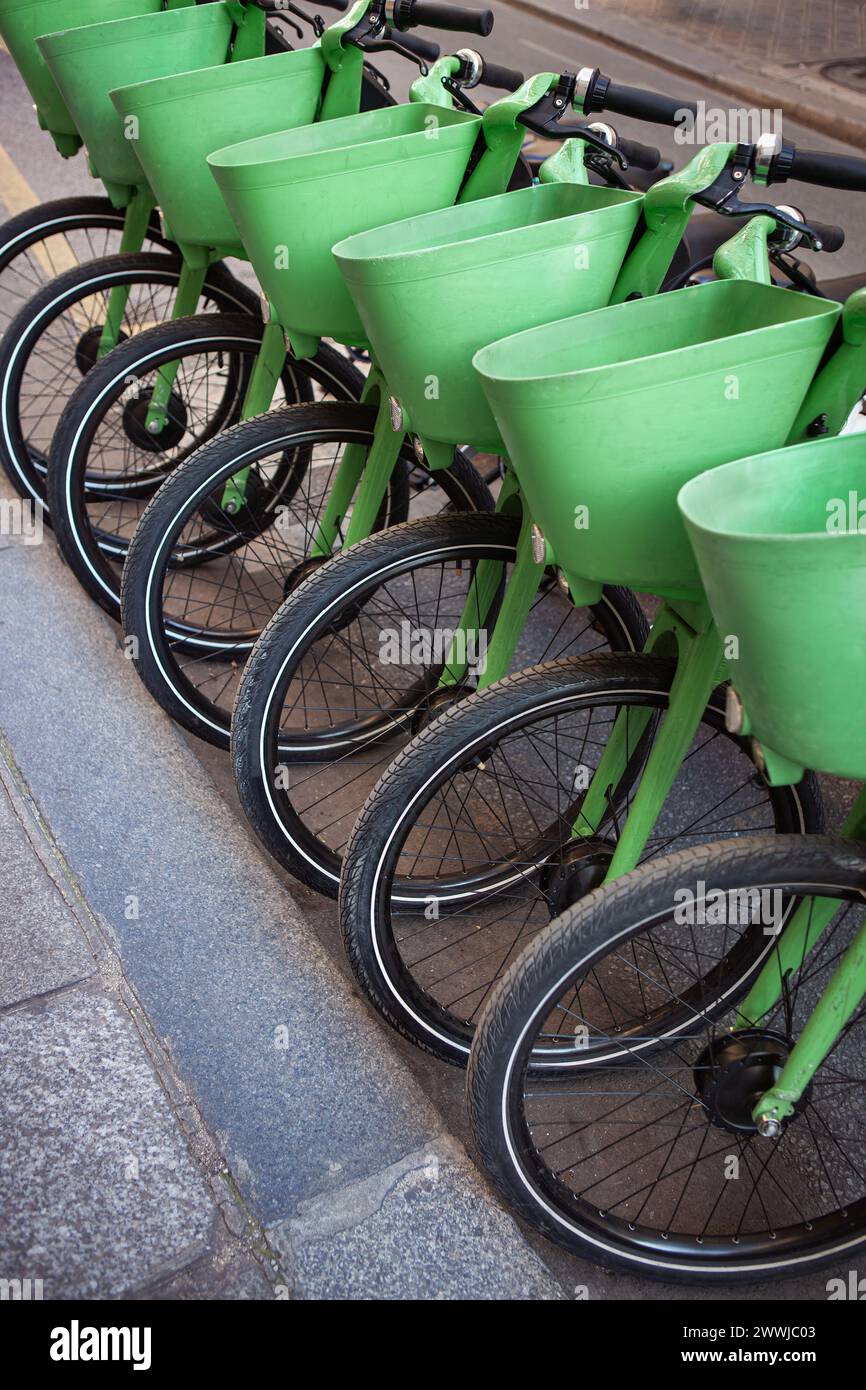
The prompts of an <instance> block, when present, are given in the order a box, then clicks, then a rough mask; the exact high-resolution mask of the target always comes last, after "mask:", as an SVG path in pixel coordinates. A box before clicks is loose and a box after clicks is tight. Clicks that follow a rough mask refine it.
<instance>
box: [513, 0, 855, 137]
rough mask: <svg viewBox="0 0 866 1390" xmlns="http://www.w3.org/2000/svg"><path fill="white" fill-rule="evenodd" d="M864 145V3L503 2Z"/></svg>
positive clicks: (717, 0) (804, 0) (828, 0)
mask: <svg viewBox="0 0 866 1390" xmlns="http://www.w3.org/2000/svg"><path fill="white" fill-rule="evenodd" d="M502 2H503V3H505V4H507V5H509V6H511V7H512V8H514V9H520V10H524V11H526V12H528V13H531V14H537V15H539V16H540V17H543V18H545V19H546V20H548V21H549V22H553V23H557V24H560V25H562V26H563V27H565V28H569V29H572V30H576V31H577V32H582V33H585V34H587V35H592V36H593V37H595V38H598V39H604V40H608V41H610V42H611V43H614V44H616V45H618V46H620V47H622V48H623V49H625V50H626V51H628V52H631V53H634V54H636V55H638V56H640V57H644V58H648V59H652V58H655V59H657V60H658V62H659V63H660V64H662V65H663V66H665V67H667V68H668V69H669V70H670V71H671V72H674V73H677V74H678V75H680V76H682V77H684V78H687V79H691V80H692V83H693V84H694V83H695V82H698V81H701V80H702V81H704V82H705V83H706V84H707V85H713V86H715V87H717V88H720V89H721V90H722V91H724V92H726V93H729V94H730V95H731V96H732V97H735V98H736V99H737V100H738V102H740V103H743V104H745V105H747V106H749V107H757V108H758V109H775V108H776V107H781V108H782V109H783V110H784V112H785V115H786V116H787V117H788V119H789V120H798V121H802V122H803V123H804V124H806V125H808V126H810V127H811V128H812V129H814V130H816V131H821V132H822V133H823V134H824V135H826V136H831V137H835V138H836V139H838V140H843V141H850V142H852V143H854V144H860V145H866V6H864V5H863V3H862V0H502Z"/></svg>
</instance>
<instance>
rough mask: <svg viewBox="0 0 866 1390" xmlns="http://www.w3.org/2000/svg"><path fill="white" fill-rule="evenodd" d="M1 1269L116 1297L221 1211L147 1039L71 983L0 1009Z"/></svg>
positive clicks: (202, 1233)
mask: <svg viewBox="0 0 866 1390" xmlns="http://www.w3.org/2000/svg"><path fill="white" fill-rule="evenodd" d="M0 1131H2V1133H3V1162H2V1164H0V1272H2V1275H3V1276H4V1277H5V1278H27V1279H41V1280H43V1286H44V1296H45V1297H46V1298H68V1297H76V1298H82V1297H83V1298H112V1297H119V1296H121V1295H122V1294H123V1293H124V1292H125V1291H126V1290H128V1289H129V1288H130V1287H135V1286H136V1285H137V1284H140V1283H142V1282H144V1281H145V1280H146V1279H152V1278H154V1277H155V1276H156V1275H157V1274H158V1273H160V1272H163V1271H168V1270H172V1269H176V1268H178V1267H180V1266H182V1265H185V1264H187V1263H189V1261H190V1260H191V1259H193V1258H195V1257H197V1256H198V1255H199V1254H200V1253H201V1251H202V1250H203V1248H204V1245H205V1242H206V1240H207V1238H208V1234H209V1231H210V1228H211V1225H212V1222H213V1219H214V1207H213V1203H212V1199H211V1197H210V1194H209V1193H208V1190H207V1187H206V1185H205V1183H204V1181H203V1179H202V1177H201V1175H200V1173H199V1172H198V1169H197V1168H196V1166H195V1164H194V1163H193V1160H192V1158H191V1156H190V1154H189V1151H188V1149H187V1147H186V1145H185V1143H184V1142H183V1139H182V1137H181V1136H180V1134H179V1132H178V1129H177V1125H176V1122H175V1120H174V1118H173V1116H172V1114H171V1110H170V1108H169V1105H168V1103H167V1100H166V1098H165V1095H164V1093H163V1091H162V1090H161V1088H160V1086H159V1084H158V1082H157V1080H156V1077H155V1076H154V1074H153V1071H152V1069H151V1067H150V1066H149V1063H148V1060H147V1056H146V1054H145V1053H144V1051H143V1049H142V1047H141V1042H140V1040H139V1039H138V1037H137V1035H136V1033H135V1030H134V1028H133V1026H132V1023H131V1022H130V1020H129V1018H128V1015H125V1014H124V1013H123V1012H122V1011H121V1010H120V1008H119V1007H118V1006H117V1005H116V1004H115V1003H113V1002H112V1001H111V1000H109V999H107V998H106V997H104V996H100V995H98V994H91V993H88V992H87V991H86V990H74V991H72V992H70V993H66V994H64V995H62V996H55V998H54V999H52V1000H51V1001H49V1002H47V1003H45V1004H42V1005H39V1004H37V1005H36V1006H34V1007H30V1008H22V1009H19V1010H16V1011H15V1012H13V1013H10V1014H7V1015H6V1016H5V1018H4V1019H3V1020H2V1022H0Z"/></svg>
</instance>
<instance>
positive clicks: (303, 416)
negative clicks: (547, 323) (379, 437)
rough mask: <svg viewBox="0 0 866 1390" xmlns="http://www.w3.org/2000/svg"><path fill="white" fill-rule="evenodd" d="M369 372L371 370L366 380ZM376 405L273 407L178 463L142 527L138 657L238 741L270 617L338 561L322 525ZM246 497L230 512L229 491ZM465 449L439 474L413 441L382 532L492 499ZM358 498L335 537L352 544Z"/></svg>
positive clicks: (196, 715)
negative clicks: (237, 710)
mask: <svg viewBox="0 0 866 1390" xmlns="http://www.w3.org/2000/svg"><path fill="white" fill-rule="evenodd" d="M359 381H360V377H359ZM376 418H377V412H376V409H375V407H372V406H367V405H358V404H348V403H340V404H337V403H330V404H317V405H313V406H306V407H304V406H293V407H290V408H288V409H285V410H272V411H269V412H268V413H267V415H261V416H259V417H258V418H257V419H254V420H248V421H246V422H245V423H244V424H242V425H238V426H237V427H236V428H234V429H231V430H226V431H224V432H223V433H222V434H221V435H219V436H218V438H217V439H215V440H212V441H211V443H210V444H208V445H207V446H206V447H205V448H203V449H199V450H198V451H197V452H196V453H195V454H194V455H193V456H192V457H191V458H189V459H187V460H186V462H184V463H183V464H182V465H181V466H180V467H179V468H177V469H176V470H175V471H174V473H173V474H172V476H171V478H170V479H169V480H168V481H167V482H166V484H165V486H164V487H163V488H161V489H160V491H159V493H158V495H157V496H156V497H155V498H154V499H153V501H152V502H151V504H150V506H149V507H148V509H147V511H146V512H145V513H144V516H143V517H142V519H141V523H140V524H139V526H138V528H137V529H136V532H135V537H134V539H133V542H132V545H131V546H130V550H129V555H128V557H127V561H126V564H125V566H124V570H123V586H122V588H123V602H122V610H123V627H124V631H125V633H126V634H127V636H133V637H135V638H136V642H135V653H136V655H135V664H136V667H137V669H138V672H139V674H140V675H141V677H142V679H143V680H144V682H145V684H146V685H147V687H148V689H149V690H150V692H151V694H152V695H153V696H154V698H155V699H156V700H158V702H159V703H160V705H162V708H163V709H164V710H166V712H167V713H168V714H170V715H171V716H172V718H174V719H176V720H177V721H178V723H180V724H183V725H184V727H185V728H187V729H189V730H190V732H191V733H195V734H198V736H199V737H200V738H204V739H207V740H208V741H209V742H210V743H213V744H215V745H216V746H217V747H222V748H228V746H229V736H230V731H231V711H232V706H233V703H234V696H235V692H236V688H237V682H238V679H239V677H240V673H241V669H242V667H243V664H244V662H245V661H246V658H247V656H248V655H249V653H250V650H251V649H252V646H253V644H254V642H255V641H256V639H257V638H258V636H259V634H260V632H261V631H262V629H263V628H264V627H265V625H266V623H267V622H268V620H269V619H270V618H271V616H272V615H273V614H274V612H275V611H276V610H277V609H278V608H279V606H280V604H281V603H282V602H283V600H284V599H285V598H286V596H287V595H288V594H290V593H292V592H293V591H294V590H295V589H296V588H297V587H298V586H299V585H301V584H302V583H303V580H304V578H305V576H307V575H309V574H311V573H313V572H314V571H315V570H316V569H317V568H319V567H320V566H322V565H324V564H325V563H326V561H327V559H328V558H329V555H330V550H329V548H328V547H327V546H322V545H319V544H317V542H318V541H319V539H320V527H321V526H322V524H323V519H324V517H325V513H326V509H327V507H328V504H329V501H330V498H331V493H332V490H333V488H334V484H335V479H336V478H337V475H338V470H339V468H340V465H341V462H342V460H343V458H344V456H345V454H346V450H347V449H350V448H353V449H355V450H361V451H364V452H366V451H367V450H368V449H369V447H370V445H371V444H372V442H373V439H374V429H375V424H376ZM235 482H236V483H237V486H238V488H239V489H240V488H242V489H243V495H244V502H243V505H242V506H239V507H238V508H237V509H236V510H235V511H233V512H228V511H226V509H225V506H224V504H223V499H224V497H225V494H226V489H227V488H229V487H231V486H232V485H233V484H234V483H235ZM492 505H493V502H492V498H491V497H490V494H489V492H488V490H487V488H486V487H485V485H484V483H483V482H482V481H481V478H480V476H479V474H478V473H477V472H476V471H475V469H474V468H473V467H472V465H471V464H470V463H469V462H468V461H467V460H466V459H465V458H464V457H463V456H462V455H461V454H460V453H459V452H456V453H455V456H454V461H453V463H452V465H451V467H450V468H444V469H437V470H436V471H433V470H431V469H429V468H428V467H426V465H424V464H423V463H422V462H420V461H419V460H418V459H417V458H416V457H415V454H414V451H413V450H412V448H411V446H410V445H409V444H408V443H406V444H405V445H404V447H403V450H402V453H401V455H400V456H399V458H398V460H397V465H396V467H395V468H394V470H393V472H392V474H391V477H390V479H389V482H388V486H387V488H386V489H385V494H384V497H383V499H382V503H381V506H380V507H379V510H378V514H377V515H376V517H375V518H374V520H373V526H372V530H373V532H374V533H378V532H379V531H381V530H383V529H384V528H385V527H388V526H393V525H394V524H395V523H397V522H401V521H403V520H405V518H406V516H407V515H409V514H410V513H411V514H418V513H424V512H426V513H427V514H434V513H437V512H442V511H444V510H447V509H449V508H450V509H453V508H455V507H457V508H460V509H461V510H464V509H466V508H470V507H476V508H479V509H483V508H486V507H492ZM350 516H351V506H347V507H346V510H345V512H344V514H343V515H342V516H341V517H340V519H339V524H338V525H337V527H336V529H335V534H334V536H333V537H332V538H331V540H330V544H331V545H334V546H339V545H341V544H342V542H343V539H344V537H345V532H346V527H347V525H348V523H349V518H350Z"/></svg>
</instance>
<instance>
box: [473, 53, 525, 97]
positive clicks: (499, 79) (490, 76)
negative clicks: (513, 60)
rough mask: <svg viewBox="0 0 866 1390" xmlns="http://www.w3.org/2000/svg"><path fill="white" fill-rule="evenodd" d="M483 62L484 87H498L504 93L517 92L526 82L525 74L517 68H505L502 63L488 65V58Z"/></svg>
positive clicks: (482, 82)
mask: <svg viewBox="0 0 866 1390" xmlns="http://www.w3.org/2000/svg"><path fill="white" fill-rule="evenodd" d="M483 61H484V67H483V69H482V73H481V82H480V85H481V86H482V87H496V88H498V89H499V90H501V91H503V92H516V91H517V89H518V87H522V86H523V84H524V82H525V81H526V78H525V77H524V75H523V73H522V72H518V71H517V69H516V68H504V67H503V66H502V64H501V63H488V61H487V59H486V58H485V59H484V60H483Z"/></svg>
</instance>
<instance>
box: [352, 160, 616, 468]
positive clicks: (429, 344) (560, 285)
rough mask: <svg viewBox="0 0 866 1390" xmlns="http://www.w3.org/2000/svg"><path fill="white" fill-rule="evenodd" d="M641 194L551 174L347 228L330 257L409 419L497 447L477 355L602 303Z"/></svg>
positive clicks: (425, 430)
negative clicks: (416, 213)
mask: <svg viewBox="0 0 866 1390" xmlns="http://www.w3.org/2000/svg"><path fill="white" fill-rule="evenodd" d="M642 201H643V199H642V195H641V194H639V193H628V192H624V191H618V190H616V189H609V188H596V187H591V186H587V185H579V184H566V183H559V184H556V183H551V184H542V185H540V186H539V187H537V188H526V189H522V190H521V191H520V192H515V193H504V194H502V195H501V196H499V197H493V198H482V199H481V200H480V201H478V202H471V203H465V204H462V205H460V206H458V207H452V208H446V209H445V210H444V211H441V212H433V213H429V214H427V215H426V216H425V217H417V218H411V219H409V220H408V221H404V222H398V223H393V224H390V225H389V226H386V227H379V228H377V229H376V230H374V231H371V232H364V233H362V234H361V235H360V236H354V237H350V238H349V239H348V240H347V241H342V242H340V243H339V244H338V245H337V246H335V247H334V255H335V257H336V259H337V263H338V265H339V267H340V270H341V271H342V273H343V275H344V277H345V279H346V282H347V284H348V286H349V289H350V290H351V293H352V298H353V299H354V301H355V305H356V307H357V309H358V313H359V315H360V318H361V322H362V323H363V325H364V331H365V335H366V337H367V339H368V340H369V342H370V343H371V344H372V347H373V351H374V353H375V355H376V360H377V361H378V362H379V364H380V366H381V367H382V368H383V370H384V373H385V376H386V377H387V379H388V384H389V385H390V386H391V388H392V390H393V391H394V393H395V395H397V396H398V398H399V399H400V401H401V403H402V404H403V406H404V407H405V408H406V410H408V412H409V415H410V418H411V421H412V427H413V429H415V430H416V431H417V432H418V433H419V434H421V435H422V436H423V437H424V438H427V439H432V440H438V441H441V442H442V443H445V444H474V445H475V446H476V447H478V448H484V449H489V450H490V451H492V452H493V453H499V452H501V450H502V448H503V445H502V441H501V439H500V437H499V431H498V430H497V428H496V422H495V421H494V419H493V416H492V414H491V412H490V407H489V406H488V404H487V400H486V398H485V395H484V392H483V390H482V387H481V382H480V380H479V378H478V377H477V376H476V375H475V374H474V373H473V372H472V371H471V369H470V364H471V362H472V357H473V355H474V353H475V352H477V350H478V349H479V348H481V347H484V346H485V345H486V344H487V343H489V342H491V341H492V340H493V339H495V338H499V337H501V336H502V335H503V333H516V332H518V331H520V330H521V329H525V328H531V327H533V326H535V325H536V324H541V323H546V322H548V321H549V320H550V318H551V316H552V315H555V314H562V313H572V314H576V313H582V312H584V311H585V310H588V309H597V308H599V307H600V306H601V305H602V304H606V303H607V301H608V299H609V297H610V292H611V290H612V289H613V285H614V282H615V280H616V277H617V274H618V272H619V270H620V267H621V265H622V262H623V259H624V257H625V254H626V252H627V250H628V246H629V242H630V241H631V237H632V233H633V232H634V229H635V225H636V223H637V219H638V215H639V212H640V206H641V202H642Z"/></svg>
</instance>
